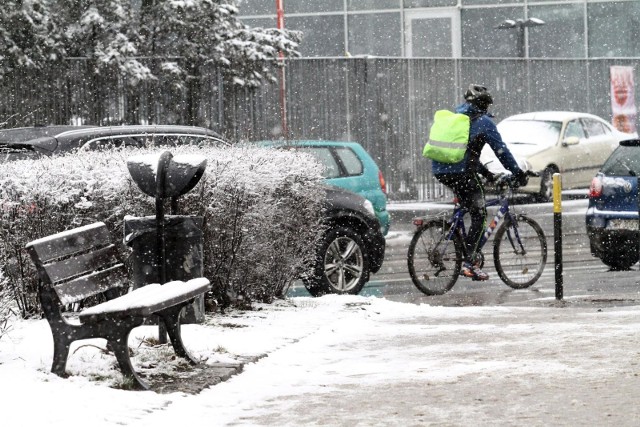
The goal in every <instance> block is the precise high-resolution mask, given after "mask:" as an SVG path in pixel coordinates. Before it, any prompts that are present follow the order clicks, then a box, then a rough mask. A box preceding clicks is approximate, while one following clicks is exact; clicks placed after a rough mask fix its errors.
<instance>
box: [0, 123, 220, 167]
mask: <svg viewBox="0 0 640 427" xmlns="http://www.w3.org/2000/svg"><path fill="white" fill-rule="evenodd" d="M185 144H189V145H194V144H195V145H198V144H213V145H226V144H227V142H225V141H224V140H223V139H222V138H221V137H220V135H218V134H217V133H215V132H214V131H212V130H210V129H206V128H201V127H195V126H173V125H133V126H36V127H25V128H14V129H0V156H1V157H0V162H4V161H11V160H16V159H24V158H34V157H40V156H51V155H54V154H66V153H70V152H72V151H74V150H99V149H106V148H110V147H121V146H127V147H129V146H132V147H150V146H167V147H170V146H174V145H185Z"/></svg>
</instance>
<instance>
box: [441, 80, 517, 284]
mask: <svg viewBox="0 0 640 427" xmlns="http://www.w3.org/2000/svg"><path fill="white" fill-rule="evenodd" d="M464 99H465V102H464V103H463V104H462V105H460V106H458V107H457V108H456V113H462V114H466V115H468V116H469V117H470V119H471V127H470V129H469V144H468V146H467V150H466V153H465V156H464V159H463V160H462V161H460V162H459V163H454V164H449V163H440V162H437V161H435V160H433V161H432V162H433V163H432V168H433V174H434V176H435V177H436V179H438V181H440V182H441V183H443V184H444V185H446V186H447V187H449V188H451V190H453V192H454V193H455V194H456V196H457V197H458V199H459V201H460V204H461V205H462V206H463V207H465V208H466V209H468V210H469V213H470V215H471V226H470V227H469V232H468V233H467V241H466V242H465V243H466V248H467V258H466V259H465V260H464V263H463V266H462V274H463V275H464V276H466V277H470V278H471V279H472V280H487V279H488V278H489V275H488V274H487V273H485V272H484V271H482V270H481V269H480V267H479V266H478V264H479V260H478V259H477V247H478V244H479V243H480V239H481V237H482V231H483V230H484V228H485V226H486V220H487V209H486V207H485V198H484V187H483V185H482V181H481V180H480V177H479V175H483V176H484V177H485V178H486V179H487V180H488V181H489V182H493V181H494V179H495V176H494V175H493V174H492V173H491V172H490V171H489V170H488V169H487V168H486V166H485V165H483V164H482V163H481V162H480V153H481V151H482V148H483V147H484V146H485V144H489V146H490V147H491V149H492V150H493V151H494V152H495V154H496V156H497V157H498V159H499V160H500V163H502V165H503V166H504V167H505V168H506V169H507V170H508V171H510V172H511V173H512V174H513V183H514V185H515V186H524V185H526V184H527V181H528V178H527V175H526V173H525V172H524V171H523V170H522V169H520V167H519V166H518V164H517V163H516V160H515V159H514V157H513V155H512V154H511V152H510V151H509V149H508V148H507V146H506V145H505V143H504V142H503V141H502V137H501V136H500V133H499V132H498V129H497V127H496V125H495V123H493V120H492V119H491V117H493V116H492V115H491V114H490V113H488V112H487V109H488V108H489V105H491V104H493V98H492V96H491V94H490V93H489V91H488V90H487V88H486V87H484V86H481V85H476V84H471V85H469V88H468V89H467V90H466V92H465V93H464Z"/></svg>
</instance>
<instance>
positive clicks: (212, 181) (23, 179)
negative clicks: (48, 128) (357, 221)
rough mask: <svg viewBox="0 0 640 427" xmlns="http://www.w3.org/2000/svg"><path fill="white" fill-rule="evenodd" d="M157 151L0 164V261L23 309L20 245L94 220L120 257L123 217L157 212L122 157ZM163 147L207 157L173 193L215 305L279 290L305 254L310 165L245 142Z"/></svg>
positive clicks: (312, 228) (314, 172)
mask: <svg viewBox="0 0 640 427" xmlns="http://www.w3.org/2000/svg"><path fill="white" fill-rule="evenodd" d="M157 152H158V150H148V149H145V150H140V149H135V150H133V149H127V150H118V151H113V152H84V153H78V154H75V155H73V156H65V157H56V158H43V159H39V160H24V161H16V162H11V163H7V164H4V165H3V167H2V169H1V170H0V207H1V211H0V265H2V266H3V267H4V268H3V271H4V273H5V275H6V276H7V278H8V286H9V287H10V289H11V290H12V292H13V295H14V297H15V300H16V302H17V304H18V307H19V309H20V312H21V315H22V316H24V317H26V316H30V315H34V314H38V313H40V307H39V304H38V302H37V277H36V273H35V269H34V268H33V266H32V263H31V261H30V259H29V257H28V255H27V254H26V252H25V250H24V246H25V244H26V243H28V242H29V241H31V240H33V239H36V238H40V237H43V236H46V235H49V234H53V233H56V232H59V231H63V230H65V229H69V228H73V227H77V226H80V225H84V224H88V223H91V222H94V221H98V220H99V221H103V222H105V223H106V224H107V227H108V228H109V229H110V231H111V232H112V239H113V241H114V242H118V243H119V246H120V251H121V254H122V256H123V259H126V257H127V255H128V253H129V250H128V248H126V247H125V246H124V244H123V243H122V239H123V234H124V233H123V218H124V216H125V215H132V216H147V215H154V214H155V200H154V199H153V198H151V197H148V196H146V195H144V194H143V193H142V192H141V191H140V190H139V189H138V187H137V186H136V184H135V183H134V182H133V181H132V180H131V178H130V176H129V172H128V170H127V166H126V160H127V159H128V158H129V157H132V156H137V155H142V154H151V153H157ZM171 152H172V153H173V154H174V155H179V154H198V155H201V156H204V157H206V158H207V168H206V172H205V175H204V177H203V178H202V179H201V181H200V183H199V184H198V185H197V186H196V187H195V188H194V189H193V190H192V191H191V192H190V193H188V194H186V195H185V196H183V197H181V198H180V199H179V200H178V209H179V211H178V212H177V213H178V214H188V215H198V216H203V217H204V219H205V223H204V224H205V225H204V234H205V238H204V252H205V259H204V269H205V277H207V278H209V279H210V280H211V282H212V283H213V284H215V285H217V286H215V287H214V288H215V289H217V292H216V294H215V295H214V296H215V297H216V299H217V301H218V303H219V304H222V305H223V306H225V305H229V304H232V303H234V302H238V301H243V302H244V303H250V302H251V301H256V300H258V301H266V302H268V301H270V300H272V299H273V298H274V297H277V296H279V295H280V294H281V293H282V289H283V287H284V286H285V285H286V284H287V282H288V280H290V279H291V278H292V277H295V276H297V275H299V274H300V273H301V271H302V270H303V269H305V268H307V265H308V262H309V261H310V259H311V257H312V252H313V250H312V249H313V245H314V244H315V240H316V236H317V231H318V224H319V221H320V218H321V203H322V198H323V197H324V196H323V192H322V187H321V185H322V178H321V175H320V169H319V166H318V165H317V163H315V162H314V161H313V160H312V159H311V158H309V157H307V156H304V155H300V154H295V153H291V152H283V151H277V150H268V149H260V148H252V147H243V148H238V147H231V148H213V147H210V148H202V149H199V148H196V147H177V148H172V149H171ZM167 212H168V207H167Z"/></svg>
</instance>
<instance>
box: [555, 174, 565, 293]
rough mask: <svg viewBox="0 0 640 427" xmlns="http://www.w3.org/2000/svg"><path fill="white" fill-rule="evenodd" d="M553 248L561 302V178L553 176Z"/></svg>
mask: <svg viewBox="0 0 640 427" xmlns="http://www.w3.org/2000/svg"><path fill="white" fill-rule="evenodd" d="M553 248H554V252H555V272H556V299H557V300H562V297H563V294H564V289H563V286H564V285H563V283H562V176H561V175H560V174H559V173H554V174H553Z"/></svg>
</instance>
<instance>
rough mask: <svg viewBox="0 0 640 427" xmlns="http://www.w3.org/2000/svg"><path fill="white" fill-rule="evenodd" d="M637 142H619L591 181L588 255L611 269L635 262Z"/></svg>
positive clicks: (639, 149) (639, 169)
mask: <svg viewBox="0 0 640 427" xmlns="http://www.w3.org/2000/svg"><path fill="white" fill-rule="evenodd" d="M639 176H640V139H632V140H627V141H622V142H620V145H619V146H618V148H616V149H615V151H614V152H613V153H611V155H610V156H609V158H608V159H607V160H606V161H605V162H604V165H603V166H602V168H601V169H600V172H598V173H597V174H596V176H595V177H594V178H593V180H592V181H591V188H590V189H589V207H588V208H587V214H586V227H587V234H588V236H589V242H590V246H591V254H592V255H593V256H595V257H598V258H600V259H601V260H602V262H603V263H605V264H606V265H608V266H609V267H611V268H613V269H617V270H619V269H628V268H629V267H631V266H632V265H633V264H635V263H636V262H638V244H639V242H638V237H639V236H638V177H639Z"/></svg>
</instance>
